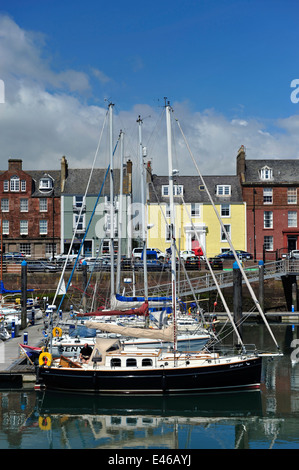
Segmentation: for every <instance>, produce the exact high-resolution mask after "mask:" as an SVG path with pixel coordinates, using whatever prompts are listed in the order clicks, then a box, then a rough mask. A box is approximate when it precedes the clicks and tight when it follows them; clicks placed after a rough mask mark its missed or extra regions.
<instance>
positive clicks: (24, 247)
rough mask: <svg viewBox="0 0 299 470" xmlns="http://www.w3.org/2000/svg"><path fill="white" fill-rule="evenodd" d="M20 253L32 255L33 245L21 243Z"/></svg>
mask: <svg viewBox="0 0 299 470" xmlns="http://www.w3.org/2000/svg"><path fill="white" fill-rule="evenodd" d="M20 252H21V253H23V254H24V255H29V256H30V255H31V244H30V243H20Z"/></svg>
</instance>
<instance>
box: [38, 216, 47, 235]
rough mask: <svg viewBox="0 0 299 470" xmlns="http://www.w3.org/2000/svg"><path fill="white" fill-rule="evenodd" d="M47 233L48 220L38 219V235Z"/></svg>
mask: <svg viewBox="0 0 299 470" xmlns="http://www.w3.org/2000/svg"><path fill="white" fill-rule="evenodd" d="M47 233H48V221H47V220H44V219H43V220H40V221H39V234H40V235H47Z"/></svg>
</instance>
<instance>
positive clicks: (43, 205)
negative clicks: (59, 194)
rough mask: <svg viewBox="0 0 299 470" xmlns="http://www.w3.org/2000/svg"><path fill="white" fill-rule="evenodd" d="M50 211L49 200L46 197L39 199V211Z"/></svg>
mask: <svg viewBox="0 0 299 470" xmlns="http://www.w3.org/2000/svg"><path fill="white" fill-rule="evenodd" d="M47 210H48V199H47V198H46V197H41V198H40V199H39V211H40V212H47Z"/></svg>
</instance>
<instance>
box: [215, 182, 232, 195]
mask: <svg viewBox="0 0 299 470" xmlns="http://www.w3.org/2000/svg"><path fill="white" fill-rule="evenodd" d="M216 194H217V196H230V195H231V185H230V184H217V186H216Z"/></svg>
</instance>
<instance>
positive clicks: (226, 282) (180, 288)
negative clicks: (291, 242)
mask: <svg viewBox="0 0 299 470" xmlns="http://www.w3.org/2000/svg"><path fill="white" fill-rule="evenodd" d="M259 269H260V267H259V265H258V264H257V265H253V266H250V267H248V268H244V271H245V273H246V276H247V279H248V281H249V282H258V281H259ZM287 274H294V275H299V260H289V259H283V260H279V261H271V262H268V263H265V264H264V279H270V278H275V277H277V278H280V277H281V276H286V275H287ZM214 275H215V278H216V281H217V283H218V285H219V286H220V288H221V289H223V288H225V287H232V285H233V276H234V275H233V269H229V270H224V271H221V272H215V273H214ZM244 282H245V281H244V280H243V283H244ZM190 284H191V286H192V288H191V287H190ZM216 288H217V286H216V284H215V282H214V280H213V277H212V275H211V274H210V273H202V274H201V275H200V276H198V277H196V278H192V279H191V278H189V280H187V279H183V280H181V281H179V282H178V284H177V292H178V296H180V297H185V296H188V295H192V290H193V291H194V292H195V293H196V294H199V293H201V292H207V291H211V290H215V289H216ZM148 291H149V295H153V294H155V295H170V294H171V284H170V283H165V284H159V285H157V286H153V287H149V288H148Z"/></svg>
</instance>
